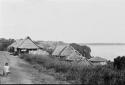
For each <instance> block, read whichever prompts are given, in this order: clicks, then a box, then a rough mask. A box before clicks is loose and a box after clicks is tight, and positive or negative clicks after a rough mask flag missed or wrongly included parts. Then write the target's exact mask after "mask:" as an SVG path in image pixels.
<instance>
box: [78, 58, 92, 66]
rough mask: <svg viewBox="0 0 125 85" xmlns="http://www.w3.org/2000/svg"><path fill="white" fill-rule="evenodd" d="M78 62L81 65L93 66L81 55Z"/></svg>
mask: <svg viewBox="0 0 125 85" xmlns="http://www.w3.org/2000/svg"><path fill="white" fill-rule="evenodd" d="M78 64H79V65H82V66H93V64H92V63H91V62H90V61H89V60H88V59H87V58H85V57H82V59H81V60H80V61H79V62H78Z"/></svg>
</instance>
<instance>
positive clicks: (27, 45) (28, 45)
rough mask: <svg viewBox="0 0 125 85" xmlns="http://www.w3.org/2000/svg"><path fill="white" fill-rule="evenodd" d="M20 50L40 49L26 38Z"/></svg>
mask: <svg viewBox="0 0 125 85" xmlns="http://www.w3.org/2000/svg"><path fill="white" fill-rule="evenodd" d="M18 48H20V49H39V48H40V47H39V46H37V45H36V44H35V43H34V42H33V41H32V40H31V38H30V37H26V38H25V39H24V40H23V41H22V43H21V45H20V46H19V47H18Z"/></svg>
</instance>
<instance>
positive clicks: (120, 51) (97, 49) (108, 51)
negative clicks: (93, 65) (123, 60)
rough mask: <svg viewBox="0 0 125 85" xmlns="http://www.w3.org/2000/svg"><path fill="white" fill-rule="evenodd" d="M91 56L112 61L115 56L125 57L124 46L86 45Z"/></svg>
mask: <svg viewBox="0 0 125 85" xmlns="http://www.w3.org/2000/svg"><path fill="white" fill-rule="evenodd" d="M88 46H89V47H90V48H91V55H92V56H100V57H103V58H106V59H108V60H111V61H113V60H114V58H116V57H117V56H123V55H125V45H88Z"/></svg>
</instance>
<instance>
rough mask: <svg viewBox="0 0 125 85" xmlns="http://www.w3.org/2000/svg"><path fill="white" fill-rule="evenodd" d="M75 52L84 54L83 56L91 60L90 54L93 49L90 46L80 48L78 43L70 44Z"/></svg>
mask: <svg viewBox="0 0 125 85" xmlns="http://www.w3.org/2000/svg"><path fill="white" fill-rule="evenodd" d="M70 45H71V46H72V47H73V48H74V49H75V50H77V51H79V53H81V54H82V56H85V57H86V58H88V59H89V58H91V55H90V52H91V49H90V47H88V46H80V45H78V44H76V43H71V44H70Z"/></svg>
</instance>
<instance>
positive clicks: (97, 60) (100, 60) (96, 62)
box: [89, 57, 107, 65]
mask: <svg viewBox="0 0 125 85" xmlns="http://www.w3.org/2000/svg"><path fill="white" fill-rule="evenodd" d="M89 61H91V62H92V63H93V64H94V65H106V64H107V59H105V58H101V57H93V58H90V59H89Z"/></svg>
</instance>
